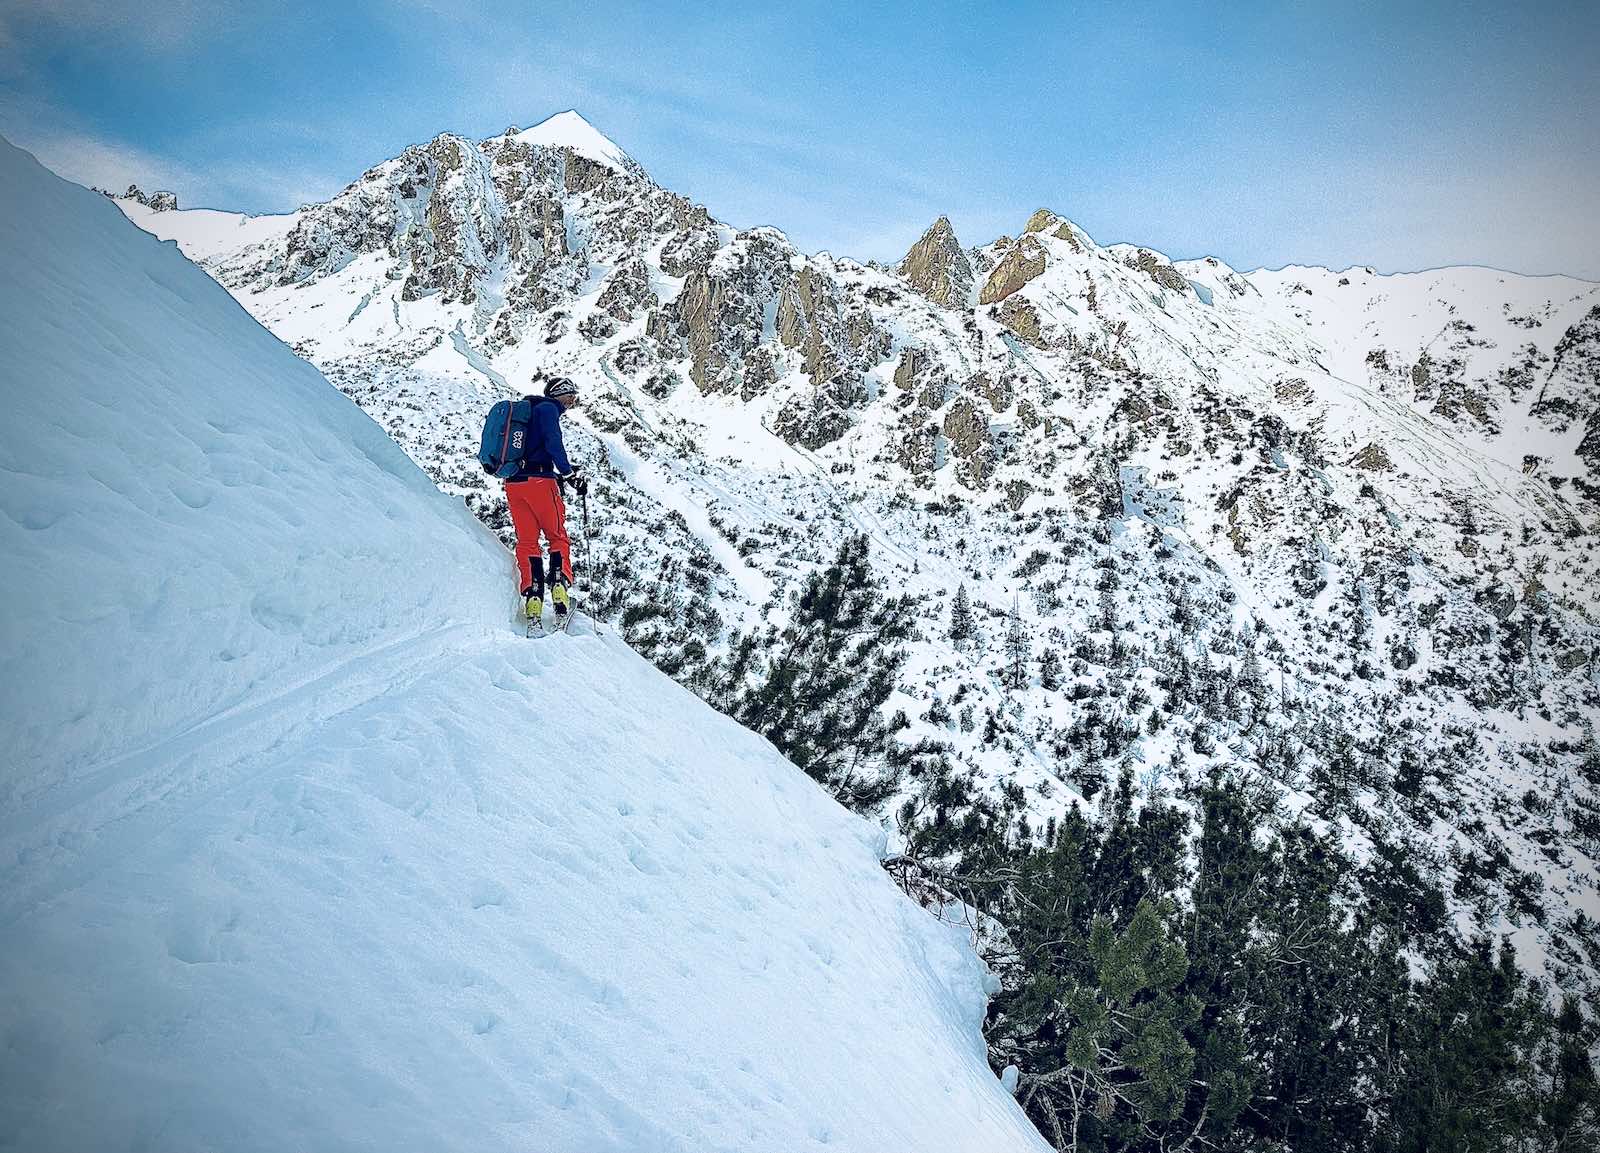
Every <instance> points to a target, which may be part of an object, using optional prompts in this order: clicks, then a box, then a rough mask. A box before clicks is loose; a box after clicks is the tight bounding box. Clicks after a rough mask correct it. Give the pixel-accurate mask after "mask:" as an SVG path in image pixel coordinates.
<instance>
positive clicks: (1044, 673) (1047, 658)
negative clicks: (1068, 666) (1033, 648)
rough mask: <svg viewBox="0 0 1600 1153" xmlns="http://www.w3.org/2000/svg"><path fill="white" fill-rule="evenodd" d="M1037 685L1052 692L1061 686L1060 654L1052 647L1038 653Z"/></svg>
mask: <svg viewBox="0 0 1600 1153" xmlns="http://www.w3.org/2000/svg"><path fill="white" fill-rule="evenodd" d="M1039 687H1040V688H1042V689H1044V690H1045V691H1046V692H1052V693H1053V692H1055V691H1056V690H1057V689H1059V688H1060V687H1061V654H1060V653H1059V652H1057V651H1056V650H1055V649H1053V648H1047V649H1045V650H1044V652H1042V653H1040V654H1039Z"/></svg>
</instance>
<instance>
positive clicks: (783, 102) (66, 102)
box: [0, 0, 1600, 279]
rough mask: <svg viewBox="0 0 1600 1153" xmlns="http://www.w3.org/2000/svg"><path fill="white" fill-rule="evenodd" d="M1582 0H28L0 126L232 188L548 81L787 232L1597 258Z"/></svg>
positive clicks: (292, 196)
mask: <svg viewBox="0 0 1600 1153" xmlns="http://www.w3.org/2000/svg"><path fill="white" fill-rule="evenodd" d="M1597 59H1600V0H1586V2H1572V0H1568V2H1565V3H1549V2H1539V0H1533V2H1529V3H1521V4H1509V3H1508V4H1504V5H1500V4H1480V3H1476V2H1472V0H1465V2H1460V3H1449V4H1446V3H1407V2H1404V0H1398V2H1390V3H1365V2H1354V0H1352V2H1345V3H1292V2H1278V3H1265V2H1256V0H1231V2H1229V3H1215V2H1213V3H1204V4H1199V3H1197V4H1176V3H1139V2H1137V0H1125V2H1112V3H1083V4H1073V3H1054V4H1047V3H1025V4H1009V5H1002V4H982V3H972V4H957V3H951V4H898V3H890V4H870V3H855V4H831V5H823V4H807V3H803V2H798V0H796V2H791V3H786V4H783V5H781V6H777V7H774V8H773V9H772V10H770V11H768V10H765V9H764V6H761V5H752V4H750V3H748V0H746V3H743V4H689V5H681V6H680V5H672V4H668V3H665V2H663V3H657V4H606V3H587V4H564V3H553V4H538V5H533V4H518V3H512V2H502V3H461V4H455V3H449V2H447V0H408V2H391V3H339V2H336V0H323V2H321V3H316V4H301V3H298V2H296V0H275V2H271V3H254V2H245V3H229V2H225V0H219V2H216V3H207V2H204V0H175V2H173V0H148V2H146V3H142V4H139V3H132V2H130V0H121V2H116V3H112V2H106V0H32V2H25V3H24V4H23V5H21V6H18V5H11V6H8V7H7V8H5V9H0V133H4V134H5V135H7V136H9V137H10V138H11V139H13V140H14V141H16V142H17V143H19V144H22V145H24V146H26V147H29V148H31V149H33V150H34V151H35V152H36V153H37V154H38V155H39V156H40V157H41V159H43V160H45V161H46V162H47V163H49V164H51V165H52V166H53V167H55V168H57V170H58V171H62V172H63V173H64V174H66V175H68V176H71V177H73V178H75V179H79V180H83V181H85V182H90V183H98V184H102V185H125V184H127V183H128V182H129V181H130V180H137V181H139V182H140V183H142V184H145V185H146V186H160V187H172V188H174V189H175V190H176V191H177V192H178V193H179V197H180V200H181V201H182V202H184V203H185V204H187V205H207V206H213V207H224V208H233V209H241V210H248V211H273V210H285V209H289V208H293V207H294V206H295V205H296V204H298V203H299V202H301V201H304V200H311V199H324V198H326V197H327V196H329V195H331V194H332V193H334V192H336V191H337V190H338V189H339V188H341V187H343V186H344V184H346V183H347V182H349V181H350V180H352V179H354V178H355V177H356V176H358V175H359V174H360V173H361V172H362V170H363V169H365V168H368V167H370V166H371V165H373V164H375V163H378V162H379V161H381V160H384V159H386V158H388V157H390V156H392V155H394V154H395V153H397V152H399V151H400V149H402V148H403V147H405V146H406V145H407V144H410V143H414V142H417V141H420V140H425V139H428V138H429V137H431V136H434V135H436V134H437V133H439V132H441V131H447V130H448V131H453V132H460V133H464V134H467V135H471V136H480V137H481V136H487V135H490V134H492V133H496V132H499V131H501V130H502V129H504V128H505V127H507V126H508V125H510V124H517V125H522V126H526V125H529V124H532V123H535V122H537V121H538V120H541V119H543V118H544V117H545V116H547V115H550V114H552V113H555V112H559V111H561V110H563V109H566V108H576V109H578V110H579V111H580V112H582V113H583V114H584V115H585V116H586V117H587V118H588V119H589V120H590V121H591V122H593V123H594V124H595V125H596V126H597V127H598V128H600V129H601V130H602V131H603V132H605V133H606V134H607V135H609V136H610V137H612V139H614V140H615V141H617V143H618V144H620V145H621V146H622V147H623V148H624V149H626V150H627V151H628V152H629V153H631V154H632V155H633V156H634V157H635V158H636V159H637V160H639V161H640V162H641V163H642V164H644V165H645V167H646V168H648V169H649V170H650V172H651V173H652V175H654V176H655V177H656V179H657V180H658V181H660V182H661V183H663V184H665V185H667V186H669V187H671V188H674V189H676V190H677V191H680V192H683V193H685V194H686V195H689V196H691V197H693V198H694V199H696V200H700V201H703V202H704V203H705V204H706V205H707V207H708V208H710V210H711V211H712V213H713V214H715V215H716V216H718V217H720V218H722V219H724V220H727V221H729V222H731V223H733V224H736V225H740V226H750V225H757V224H772V225H776V226H777V227H779V228H782V229H784V230H785V231H787V232H788V233H789V234H790V236H791V237H793V238H794V240H795V241H796V243H798V244H799V245H800V246H801V247H802V248H805V249H807V250H812V251H814V250H818V249H823V248H826V249H829V250H832V251H834V252H837V253H841V254H849V255H853V256H857V257H862V258H866V257H876V258H879V259H892V258H895V257H897V256H898V255H900V254H901V253H902V252H903V251H904V250H905V249H906V248H907V247H908V246H909V245H910V244H911V243H912V242H913V241H914V240H915V239H916V238H917V236H918V235H919V234H920V233H921V231H922V230H923V229H924V228H925V227H926V226H927V225H928V224H929V223H930V222H931V221H932V219H933V218H934V217H935V216H937V215H938V214H939V213H941V212H942V213H946V214H948V215H949V216H950V218H951V219H952V221H953V222H954V223H955V226H956V230H957V233H958V234H959V235H960V237H961V238H962V240H963V241H964V242H965V243H968V244H975V243H981V242H987V241H988V240H991V239H993V238H994V237H995V236H997V235H999V234H1001V233H1003V232H1012V233H1014V232H1016V231H1017V230H1018V229H1019V228H1020V227H1021V225H1022V222H1023V221H1024V220H1025V219H1026V218H1027V216H1028V214H1029V213H1030V212H1031V211H1032V210H1033V209H1034V208H1037V207H1040V206H1041V205H1042V206H1047V207H1050V208H1053V209H1055V210H1057V211H1059V212H1062V213H1064V214H1065V215H1067V216H1070V217H1072V218H1073V219H1074V220H1076V221H1078V222H1079V223H1080V224H1081V225H1083V226H1084V227H1085V228H1086V229H1087V230H1088V231H1089V233H1090V234H1091V235H1092V236H1094V237H1095V238H1096V239H1097V240H1100V241H1102V242H1110V241H1117V240H1126V241H1133V242H1137V243H1142V244H1146V245H1150V246H1152V247H1155V248H1158V249H1161V250H1162V251H1165V252H1167V253H1168V254H1169V255H1173V256H1197V255H1201V254H1214V255H1217V256H1220V257H1222V258H1224V259H1226V260H1228V261H1229V262H1230V263H1232V264H1234V265H1236V266H1239V267H1244V268H1251V267H1257V266H1260V265H1267V266H1273V267H1275V266H1279V265H1282V264H1285V263H1317V264H1328V265H1332V266H1336V267H1343V266H1346V265H1349V264H1356V263H1366V264H1372V265H1375V266H1376V267H1378V268H1380V269H1382V270H1385V271H1398V270H1406V269H1414V268H1424V267H1431V266H1435V265H1440V264H1450V263H1481V264H1490V265H1494V266H1497V267H1502V268H1509V269H1512V270H1515V271H1521V272H1534V273H1542V272H1567V273H1572V274H1577V275H1582V276H1587V277H1591V278H1596V279H1600V66H1597V64H1596V61H1597Z"/></svg>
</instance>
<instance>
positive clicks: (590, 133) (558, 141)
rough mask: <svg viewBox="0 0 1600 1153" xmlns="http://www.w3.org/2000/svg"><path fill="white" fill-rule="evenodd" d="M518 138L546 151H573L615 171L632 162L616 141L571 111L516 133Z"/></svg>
mask: <svg viewBox="0 0 1600 1153" xmlns="http://www.w3.org/2000/svg"><path fill="white" fill-rule="evenodd" d="M516 139H517V140H520V141H522V142H523V143H524V144H538V145H542V146H543V147H546V148H570V149H571V150H572V151H573V152H575V153H576V154H577V155H579V156H582V157H585V158H586V159H589V160H593V161H596V162H598V163H600V164H605V165H608V166H610V167H612V168H618V169H620V168H623V167H625V166H626V165H627V162H628V160H629V157H628V154H627V153H626V152H624V151H623V150H622V149H621V148H619V147H617V144H616V142H615V141H614V140H612V139H611V138H610V137H608V136H606V135H605V134H604V133H603V132H601V131H600V130H599V129H598V128H596V127H595V126H594V125H593V124H590V123H589V122H588V121H587V120H585V119H584V118H583V116H582V115H581V114H580V113H579V112H578V111H577V110H575V109H572V108H569V109H567V110H566V111H565V112H557V113H556V114H555V115H554V116H551V117H549V118H548V119H545V120H541V121H540V122H539V123H537V124H535V125H534V126H533V127H532V128H524V129H523V130H522V131H521V132H518V133H517V134H516Z"/></svg>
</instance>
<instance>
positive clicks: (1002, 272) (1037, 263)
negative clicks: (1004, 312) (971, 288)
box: [978, 234, 1045, 304]
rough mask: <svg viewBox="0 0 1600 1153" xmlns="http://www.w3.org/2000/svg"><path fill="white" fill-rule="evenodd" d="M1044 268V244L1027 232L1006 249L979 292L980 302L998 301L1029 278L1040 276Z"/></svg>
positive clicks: (991, 302)
mask: <svg viewBox="0 0 1600 1153" xmlns="http://www.w3.org/2000/svg"><path fill="white" fill-rule="evenodd" d="M1044 268H1045V253H1044V246H1043V245H1042V244H1040V243H1039V242H1038V240H1036V239H1035V238H1034V237H1033V236H1032V235H1031V234H1030V235H1025V236H1023V238H1022V239H1021V240H1019V241H1017V242H1016V243H1015V244H1013V245H1011V247H1010V248H1009V249H1008V250H1007V252H1006V254H1005V256H1004V257H1002V258H1001V260H1000V263H999V264H997V265H995V267H994V271H993V272H991V273H989V279H988V280H987V281H985V282H984V285H983V292H981V293H980V294H979V295H978V303H979V304H998V303H999V302H1000V301H1002V300H1004V299H1005V298H1006V297H1008V296H1010V295H1011V294H1012V293H1013V292H1015V291H1017V289H1019V288H1021V287H1022V286H1023V285H1025V284H1027V283H1028V282H1029V281H1030V280H1033V279H1034V278H1036V277H1038V276H1040V275H1041V274H1042V273H1043V272H1044Z"/></svg>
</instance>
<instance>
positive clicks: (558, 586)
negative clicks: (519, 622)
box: [550, 553, 572, 632]
mask: <svg viewBox="0 0 1600 1153" xmlns="http://www.w3.org/2000/svg"><path fill="white" fill-rule="evenodd" d="M550 607H551V608H553V609H555V612H556V619H555V628H556V631H557V632H566V631H567V625H568V624H569V623H571V620H572V600H571V598H570V597H569V596H568V595H567V574H566V571H565V570H564V569H563V568H562V566H561V554H560V553H551V554H550Z"/></svg>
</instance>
